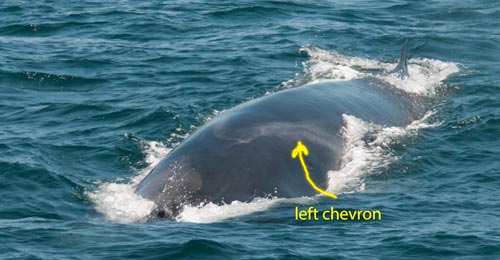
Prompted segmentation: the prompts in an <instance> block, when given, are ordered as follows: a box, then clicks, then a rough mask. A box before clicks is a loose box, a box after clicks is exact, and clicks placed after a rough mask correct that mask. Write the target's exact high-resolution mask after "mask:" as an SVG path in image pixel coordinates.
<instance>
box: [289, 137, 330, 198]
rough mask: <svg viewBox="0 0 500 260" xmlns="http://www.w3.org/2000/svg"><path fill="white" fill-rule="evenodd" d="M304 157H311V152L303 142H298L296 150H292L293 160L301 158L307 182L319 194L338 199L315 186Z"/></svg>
mask: <svg viewBox="0 0 500 260" xmlns="http://www.w3.org/2000/svg"><path fill="white" fill-rule="evenodd" d="M302 155H305V156H307V155H309V150H307V147H306V146H305V145H304V144H302V142H301V141H298V142H297V146H296V147H295V149H293V150H292V158H293V159H295V158H297V156H298V157H299V160H300V164H301V165H302V168H303V169H304V174H305V175H306V180H307V181H308V182H309V184H311V187H313V189H315V190H316V191H317V192H319V193H321V194H323V195H325V196H328V197H331V198H334V199H336V198H337V195H335V194H333V193H330V192H328V191H325V190H323V189H321V188H320V187H318V186H316V184H314V182H313V181H312V180H311V176H309V170H307V165H306V163H305V161H304V157H303V156H302Z"/></svg>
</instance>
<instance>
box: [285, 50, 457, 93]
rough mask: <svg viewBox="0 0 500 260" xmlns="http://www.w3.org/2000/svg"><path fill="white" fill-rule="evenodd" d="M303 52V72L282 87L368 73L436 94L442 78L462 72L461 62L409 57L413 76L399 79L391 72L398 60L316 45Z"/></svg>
mask: <svg viewBox="0 0 500 260" xmlns="http://www.w3.org/2000/svg"><path fill="white" fill-rule="evenodd" d="M300 51H302V52H305V53H307V54H308V55H309V57H310V59H309V60H307V61H306V62H304V63H303V66H304V72H303V74H301V75H297V76H296V78H295V79H294V80H288V81H285V82H283V83H282V86H283V87H285V88H286V87H296V86H297V85H304V84H307V83H316V82H321V81H332V80H334V81H339V80H351V79H357V78H362V77H367V76H372V77H376V78H379V79H381V80H383V81H386V82H388V83H389V84H391V85H393V86H395V87H397V88H400V89H402V90H404V91H406V92H409V93H415V94H420V95H434V94H435V92H436V89H437V88H438V87H440V86H442V81H443V80H445V79H446V78H447V77H448V76H449V75H451V74H453V73H456V72H458V71H459V69H458V64H457V63H454V62H444V61H440V60H434V59H427V58H412V59H409V60H408V71H409V73H410V77H409V78H406V79H404V80H403V79H400V78H399V77H398V76H397V75H395V74H389V73H388V72H389V71H391V70H393V69H394V68H395V67H396V65H397V64H396V63H386V62H381V61H377V60H373V59H367V58H359V57H349V56H345V55H341V54H339V53H337V52H334V51H325V50H321V49H318V48H314V47H302V48H301V49H300Z"/></svg>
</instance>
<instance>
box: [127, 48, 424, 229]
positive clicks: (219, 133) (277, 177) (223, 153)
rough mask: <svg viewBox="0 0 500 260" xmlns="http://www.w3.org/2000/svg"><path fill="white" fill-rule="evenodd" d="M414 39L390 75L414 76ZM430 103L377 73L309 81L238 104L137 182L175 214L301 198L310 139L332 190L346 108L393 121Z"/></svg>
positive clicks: (160, 214) (165, 213)
mask: <svg viewBox="0 0 500 260" xmlns="http://www.w3.org/2000/svg"><path fill="white" fill-rule="evenodd" d="M406 52H407V41H405V43H404V44H403V48H402V52H401V56H400V59H399V64H398V65H397V66H396V68H395V69H394V70H393V71H392V72H391V73H397V75H398V76H399V77H401V78H406V77H409V73H408V66H407V57H406ZM423 103H424V102H422V100H421V99H420V98H419V97H418V96H415V95H413V94H409V93H407V92H404V91H402V90H399V89H397V88H396V87H394V86H392V85H390V84H389V83H387V82H384V81H382V80H379V79H377V78H375V77H366V78H360V79H354V80H346V81H333V82H321V83H313V84H307V85H304V86H301V87H297V88H292V89H287V90H282V91H279V92H277V93H274V94H272V95H269V96H264V97H261V98H257V99H255V100H252V101H250V102H246V103H243V104H241V105H238V106H236V107H234V108H232V109H230V110H228V111H226V112H224V113H222V114H221V115H219V116H217V117H215V118H214V119H212V120H211V121H210V122H208V123H207V124H205V125H204V126H202V127H200V128H199V129H197V130H196V131H195V132H194V133H193V134H192V135H191V136H190V137H189V138H187V139H186V140H184V142H183V143H181V144H180V145H179V146H177V147H176V148H175V149H174V150H173V151H171V152H170V153H169V154H168V155H167V156H166V158H164V159H163V160H162V161H161V162H160V163H159V164H158V165H157V166H156V167H155V168H154V169H153V170H152V171H151V172H150V173H149V174H148V175H147V176H146V177H145V178H144V179H143V180H142V181H141V183H140V184H139V185H138V187H137V188H136V193H137V194H139V195H141V196H142V197H144V198H146V199H149V200H152V201H154V202H155V204H156V209H155V210H154V212H153V213H152V218H169V219H172V218H174V217H175V216H176V215H177V214H178V212H179V210H181V208H182V206H183V205H186V204H189V205H199V204H200V203H205V202H213V203H216V204H220V203H230V202H232V201H235V200H238V201H251V200H252V199H253V198H256V197H266V196H270V195H272V196H276V197H287V198H291V197H301V196H311V195H315V194H316V191H315V190H314V189H313V188H312V187H311V186H310V185H309V184H308V183H307V182H306V181H305V179H304V175H303V172H302V169H301V167H300V166H299V165H298V164H297V162H296V161H294V160H293V159H292V158H291V157H290V151H291V150H292V149H293V148H294V147H295V145H296V144H297V141H298V140H302V142H303V143H304V144H307V146H308V149H309V156H308V157H307V158H305V160H306V161H307V165H308V167H309V171H310V177H311V179H312V180H313V181H314V182H315V183H316V184H317V185H318V186H319V187H322V188H323V189H326V186H327V183H328V180H327V172H328V171H329V170H336V169H338V167H339V166H338V163H339V159H338V158H340V156H341V155H342V154H341V153H342V146H343V142H342V137H341V136H340V130H341V128H342V126H343V119H342V115H343V114H348V115H353V116H356V117H358V118H360V119H363V120H365V121H369V122H373V123H376V124H380V125H386V126H406V125H408V124H410V123H411V122H412V121H414V120H416V119H418V118H421V117H422V115H423V113H424V112H425V107H424V104H423Z"/></svg>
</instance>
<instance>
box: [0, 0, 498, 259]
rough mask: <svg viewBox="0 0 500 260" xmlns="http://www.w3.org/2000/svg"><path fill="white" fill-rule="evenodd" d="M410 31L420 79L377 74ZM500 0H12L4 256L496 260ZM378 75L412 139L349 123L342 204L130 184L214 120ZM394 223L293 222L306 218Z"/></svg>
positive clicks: (2, 185) (0, 25) (2, 141)
mask: <svg viewBox="0 0 500 260" xmlns="http://www.w3.org/2000/svg"><path fill="white" fill-rule="evenodd" d="M404 39H408V40H409V48H408V51H409V57H410V60H409V65H410V66H409V70H410V75H411V77H410V79H408V80H404V81H401V80H399V79H398V78H396V77H391V76H384V75H385V74H384V72H387V71H390V70H391V69H392V68H394V67H395V65H396V62H397V59H398V57H399V52H400V48H401V45H402V43H403V41H404ZM499 43H500V7H499V5H498V1H492V0H481V1H480V0H476V1H474V0H470V1H469V0H467V1H450V0H444V1H431V0H424V1H405V0H391V1H366V0H359V1H326V0H320V1H305V0H292V1H278V0H267V1H247V0H243V1H226V0H222V1H203V0H182V1H181V0H179V1H177V0H174V1H126V0H125V1H59V0H53V1H49V0H42V1H14V0H4V1H0V111H1V113H0V259H314V260H319V259H497V258H500V225H499V223H500V160H499V158H500V156H499V155H500V141H499V140H500V139H499V137H500V102H499V100H500V87H499V82H500V76H499V74H500V70H499V68H500V56H499V53H500V44H499ZM366 75H379V76H378V77H380V78H381V79H382V80H385V81H389V82H391V84H393V85H395V86H396V87H398V88H400V89H402V90H404V91H407V92H410V93H414V94H415V95H424V96H427V97H429V111H428V112H427V114H426V116H425V117H424V118H422V119H420V120H417V121H415V122H413V123H412V124H411V125H410V126H408V127H406V128H391V127H386V126H378V125H373V124H370V123H369V122H365V121H362V120H360V119H358V118H355V117H352V116H349V115H346V116H345V117H344V121H345V127H344V129H343V131H342V133H341V134H342V137H343V139H344V141H345V144H344V148H343V149H344V151H343V156H342V158H341V167H340V168H339V169H332V171H330V172H329V173H328V174H329V176H331V181H330V185H329V187H328V190H329V191H331V192H335V193H337V194H338V195H339V198H338V199H337V200H335V201H333V200H331V199H329V198H327V197H314V198H297V199H288V200H286V199H276V198H261V199H256V200H255V201H252V202H239V203H231V204H228V205H213V204H208V205H202V206H200V207H197V206H187V207H185V208H184V210H183V211H182V212H181V214H180V215H179V217H178V218H177V219H176V221H148V220H147V218H146V216H147V214H148V213H149V211H150V210H151V207H152V205H151V202H149V201H147V200H144V199H142V198H141V197H138V196H137V195H135V193H134V188H135V187H136V185H137V184H138V183H139V182H140V180H141V179H142V178H144V176H145V175H146V174H147V173H148V172H149V170H151V169H152V168H153V167H154V166H155V165H156V164H157V163H158V162H159V161H160V160H161V159H162V158H163V157H165V156H166V155H167V154H168V152H169V151H170V150H171V149H173V148H175V146H177V145H178V144H179V143H180V142H182V141H183V140H185V139H186V138H187V137H188V136H189V135H190V134H192V133H193V132H194V131H196V128H198V127H200V126H202V125H203V124H205V123H206V122H208V121H209V120H211V119H212V118H213V117H215V116H217V115H218V114H219V113H223V112H224V110H227V109H230V108H232V107H234V106H236V105H238V104H241V103H243V102H246V101H250V100H252V99H255V98H258V97H262V96H265V95H269V94H272V93H275V92H278V91H282V90H285V89H288V88H294V87H299V86H301V85H304V84H307V83H310V82H314V81H321V80H345V79H353V78H358V77H362V76H366ZM310 205H314V206H315V207H317V208H318V209H320V210H323V209H329V208H330V207H331V206H334V207H335V208H339V209H342V208H343V209H377V210H380V211H381V212H382V214H383V218H382V220H381V221H372V222H364V221H346V222H343V221H322V220H319V221H296V220H295V207H296V206H299V207H301V208H305V207H307V206H310Z"/></svg>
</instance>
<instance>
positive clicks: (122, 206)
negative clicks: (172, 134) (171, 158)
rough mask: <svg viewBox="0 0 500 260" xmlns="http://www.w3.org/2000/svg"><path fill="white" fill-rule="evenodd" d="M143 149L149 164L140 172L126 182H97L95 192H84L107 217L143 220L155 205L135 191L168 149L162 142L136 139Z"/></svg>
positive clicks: (132, 220) (121, 219)
mask: <svg viewBox="0 0 500 260" xmlns="http://www.w3.org/2000/svg"><path fill="white" fill-rule="evenodd" d="M139 146H140V147H141V149H142V150H143V151H144V153H145V155H146V157H145V162H146V163H147V164H148V167H146V168H144V169H142V170H140V171H139V174H137V175H136V176H134V177H133V178H132V179H131V180H130V182H129V183H116V182H108V183H102V182H96V183H95V184H96V185H97V186H98V188H97V189H96V190H95V191H87V192H85V194H86V195H87V197H88V198H90V200H92V202H94V203H95V205H96V207H95V209H96V210H97V211H98V212H100V213H102V214H103V215H104V216H106V218H107V219H108V220H111V221H117V222H135V221H144V220H146V218H147V216H148V215H149V213H150V212H151V211H152V210H153V208H154V206H155V205H154V202H152V201H150V200H147V199H144V198H143V197H141V196H139V195H137V194H136V193H135V188H136V187H137V185H138V184H139V183H140V182H141V180H142V179H144V177H146V175H147V174H148V173H149V172H150V171H151V170H152V169H153V168H154V167H155V166H156V165H157V164H158V163H159V162H160V161H161V160H162V159H163V158H164V157H165V156H166V155H167V154H168V153H169V152H170V150H171V149H170V148H167V147H166V146H165V145H164V144H163V143H160V142H155V141H150V142H144V141H142V142H139Z"/></svg>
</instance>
